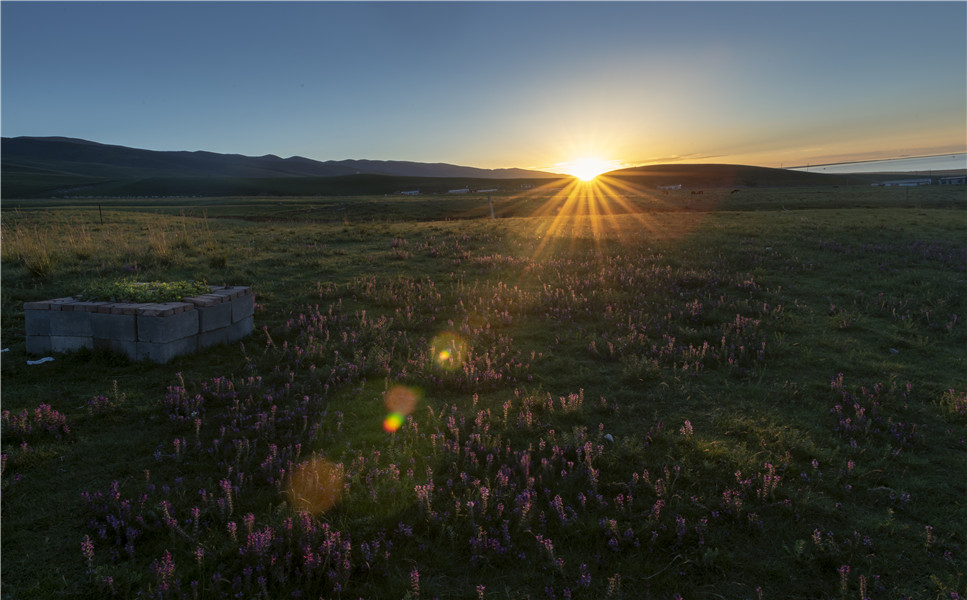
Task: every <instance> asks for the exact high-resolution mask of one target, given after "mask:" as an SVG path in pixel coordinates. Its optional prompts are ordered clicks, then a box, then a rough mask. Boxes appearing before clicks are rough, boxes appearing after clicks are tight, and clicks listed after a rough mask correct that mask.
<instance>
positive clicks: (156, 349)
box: [24, 286, 255, 363]
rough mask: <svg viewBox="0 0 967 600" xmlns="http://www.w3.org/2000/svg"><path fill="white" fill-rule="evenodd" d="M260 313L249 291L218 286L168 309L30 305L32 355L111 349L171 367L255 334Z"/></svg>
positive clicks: (58, 301)
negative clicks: (178, 358)
mask: <svg viewBox="0 0 967 600" xmlns="http://www.w3.org/2000/svg"><path fill="white" fill-rule="evenodd" d="M254 312H255V295H254V294H253V293H252V288H250V287H247V286H227V287H215V286H212V288H211V292H210V293H208V294H204V295H202V296H197V297H195V298H185V299H184V301H183V302H168V303H164V304H123V303H116V302H81V301H80V300H76V299H74V298H55V299H53V300H44V301H41V302H26V303H24V324H25V326H26V331H27V352H28V353H31V354H48V353H51V352H70V351H72V350H79V349H81V348H89V349H92V350H93V349H105V350H110V351H112V352H118V353H120V354H125V355H127V357H128V358H130V359H131V360H151V361H154V362H159V363H166V362H168V361H169V360H171V359H172V358H174V357H176V356H180V355H182V354H191V353H193V352H197V351H198V350H201V349H203V348H207V347H209V346H214V345H216V344H224V343H228V342H233V341H235V340H238V339H241V338H243V337H245V336H246V335H248V334H250V333H252V330H253V329H254V327H255V319H254Z"/></svg>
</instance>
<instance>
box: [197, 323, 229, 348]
mask: <svg viewBox="0 0 967 600" xmlns="http://www.w3.org/2000/svg"><path fill="white" fill-rule="evenodd" d="M228 334H229V327H220V328H218V329H214V330H212V331H204V332H202V333H199V334H198V349H199V350H201V349H202V348H208V347H209V346H217V345H219V344H227V343H229V342H230V341H232V340H231V338H229V335H228Z"/></svg>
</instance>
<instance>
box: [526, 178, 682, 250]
mask: <svg viewBox="0 0 967 600" xmlns="http://www.w3.org/2000/svg"><path fill="white" fill-rule="evenodd" d="M536 192H537V193H542V192H543V193H550V196H549V197H547V199H546V200H545V201H544V202H543V203H542V204H541V205H540V206H539V207H538V208H537V209H536V210H535V211H534V212H533V213H532V214H531V215H529V216H532V217H544V218H542V219H539V221H538V222H537V224H536V229H537V234H538V235H539V237H540V238H541V241H540V244H539V245H538V247H537V249H536V251H535V256H534V258H538V257H539V256H542V255H544V254H545V253H547V252H550V251H551V250H552V246H556V245H557V244H560V243H569V244H575V243H577V242H578V240H591V241H592V243H594V244H595V245H600V244H601V243H602V242H603V241H604V240H605V239H606V238H623V237H626V236H635V237H637V236H641V235H645V236H650V237H656V238H664V237H667V236H668V235H669V233H670V232H668V231H667V230H665V229H664V228H663V227H662V226H661V225H660V224H659V221H658V220H656V219H655V218H654V212H655V211H661V212H666V211H669V210H675V209H676V207H675V205H673V204H672V203H671V202H669V201H668V200H667V199H665V198H664V197H662V196H659V195H656V194H654V193H651V192H650V191H647V190H644V189H642V188H641V187H638V186H636V185H633V184H630V183H628V182H627V181H625V180H623V179H622V178H621V177H617V176H610V175H598V176H597V177H594V178H593V179H592V180H590V181H583V180H581V179H574V180H571V181H570V182H568V183H567V184H566V185H565V186H564V187H563V188H558V189H544V188H542V189H539V190H536ZM629 221H630V222H629Z"/></svg>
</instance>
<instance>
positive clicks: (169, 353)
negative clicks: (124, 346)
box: [137, 313, 198, 363]
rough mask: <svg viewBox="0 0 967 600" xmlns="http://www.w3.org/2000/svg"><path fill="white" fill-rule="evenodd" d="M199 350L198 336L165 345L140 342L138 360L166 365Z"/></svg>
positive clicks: (172, 341)
mask: <svg viewBox="0 0 967 600" xmlns="http://www.w3.org/2000/svg"><path fill="white" fill-rule="evenodd" d="M186 314H187V313H186ZM148 318H151V317H148ZM197 350H198V336H195V335H192V336H189V337H185V338H181V339H178V340H171V341H169V342H165V343H153V342H138V358H137V360H150V361H153V362H156V363H166V362H168V361H170V360H171V359H173V358H174V357H176V356H181V355H183V354H191V353H193V352H196V351H197Z"/></svg>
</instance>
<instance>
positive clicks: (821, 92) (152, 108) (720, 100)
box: [0, 1, 967, 170]
mask: <svg viewBox="0 0 967 600" xmlns="http://www.w3.org/2000/svg"><path fill="white" fill-rule="evenodd" d="M0 18H2V21H0V24H2V39H0V42H2V70H0V73H2V76H0V86H2V87H0V96H2V100H0V132H2V134H3V135H4V136H7V137H12V136H21V135H36V136H47V135H61V136H69V137H79V138H84V139H89V140H93V141H98V142H103V143H110V144H121V145H126V146H132V147H138V148H149V149H154V150H209V151H213V152H224V153H238V154H245V155H262V154H269V153H272V154H277V155H280V156H293V155H301V156H306V157H309V158H314V159H318V160H330V159H335V160H339V159H345V158H368V159H380V160H414V161H421V162H449V163H455V164H462V165H471V166H477V167H484V168H498V167H526V168H544V169H549V170H566V165H562V163H568V162H572V161H574V160H575V159H577V158H579V157H582V156H597V157H599V158H602V159H609V160H614V161H618V163H621V164H639V163H647V162H656V161H658V162H662V161H685V162H728V163H744V164H758V165H764V166H780V165H783V166H793V165H797V164H805V163H807V162H811V163H813V164H817V163H830V162H838V161H840V160H861V159H865V158H870V159H875V158H891V157H895V156H901V155H918V154H941V153H947V152H955V151H956V152H962V151H964V150H965V149H967V27H965V23H967V3H964V2H937V3H925V2H909V3H907V2H884V3H880V2H857V3H840V2H810V3H770V2H751V3H733V2H712V3H702V2H673V3H652V2H618V3H583V2H563V3H561V2H537V3H501V2H482V3H473V2H457V3H449V2H431V3H405V2H391V3H372V2H337V3H317V2H292V3H280V2H271V3H260V2H160V3H151V2H67V3H58V2H9V1H4V2H2V4H0ZM616 164H617V163H616ZM555 166H556V167H555Z"/></svg>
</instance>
